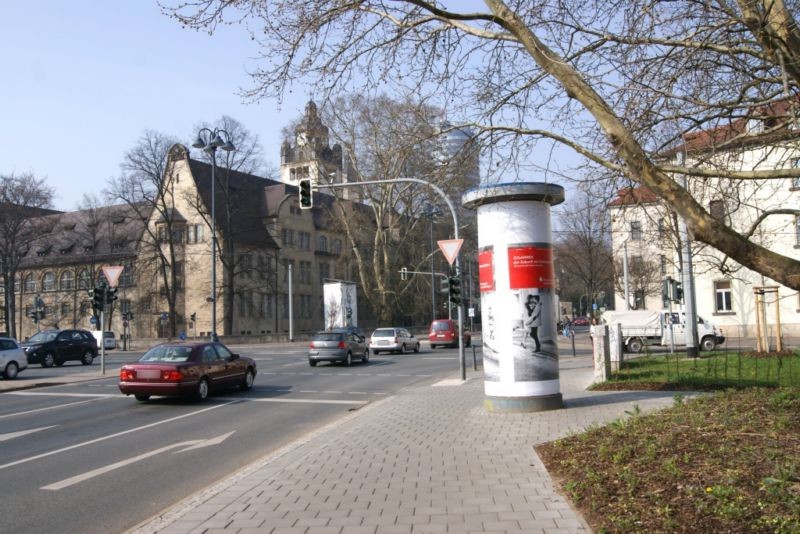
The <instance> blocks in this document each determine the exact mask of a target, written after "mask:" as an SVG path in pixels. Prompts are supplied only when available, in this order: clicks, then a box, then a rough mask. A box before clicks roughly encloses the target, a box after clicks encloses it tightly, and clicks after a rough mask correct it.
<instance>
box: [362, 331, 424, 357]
mask: <svg viewBox="0 0 800 534" xmlns="http://www.w3.org/2000/svg"><path fill="white" fill-rule="evenodd" d="M369 348H370V350H371V351H372V354H378V353H380V352H381V351H384V352H399V353H400V354H405V353H406V352H408V351H409V350H413V351H414V352H419V339H417V338H415V337H414V334H412V333H411V332H409V331H408V330H406V329H405V328H394V327H392V328H378V329H377V330H375V331H374V332H373V333H372V337H370V339H369Z"/></svg>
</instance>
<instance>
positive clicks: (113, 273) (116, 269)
mask: <svg viewBox="0 0 800 534" xmlns="http://www.w3.org/2000/svg"><path fill="white" fill-rule="evenodd" d="M124 268H125V266H124V265H104V266H103V275H105V277H106V280H108V286H109V287H117V284H118V283H119V275H121V274H122V270H123V269H124Z"/></svg>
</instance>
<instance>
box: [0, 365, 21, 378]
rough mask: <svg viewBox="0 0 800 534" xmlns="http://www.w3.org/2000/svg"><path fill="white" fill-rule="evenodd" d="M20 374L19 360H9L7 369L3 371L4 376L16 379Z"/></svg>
mask: <svg viewBox="0 0 800 534" xmlns="http://www.w3.org/2000/svg"><path fill="white" fill-rule="evenodd" d="M18 374H19V366H18V365H17V362H8V365H6V370H5V371H4V372H3V376H5V377H6V378H7V379H8V380H14V379H15V378H17V375H18Z"/></svg>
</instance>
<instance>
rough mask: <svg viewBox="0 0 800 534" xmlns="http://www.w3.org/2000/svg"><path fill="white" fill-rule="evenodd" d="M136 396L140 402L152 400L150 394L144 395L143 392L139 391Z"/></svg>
mask: <svg viewBox="0 0 800 534" xmlns="http://www.w3.org/2000/svg"><path fill="white" fill-rule="evenodd" d="M134 397H136V400H137V401H139V402H147V401H149V400H150V395H144V394H142V393H137V394H136V395H134Z"/></svg>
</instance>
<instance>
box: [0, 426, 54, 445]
mask: <svg viewBox="0 0 800 534" xmlns="http://www.w3.org/2000/svg"><path fill="white" fill-rule="evenodd" d="M55 426H58V425H50V426H41V427H39V428H30V429H28V430H20V431H18V432H9V433H8V434H0V441H8V440H10V439H14V438H20V437H22V436H25V435H27V434H33V433H34V432H40V431H42V430H47V429H48V428H53V427H55Z"/></svg>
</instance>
